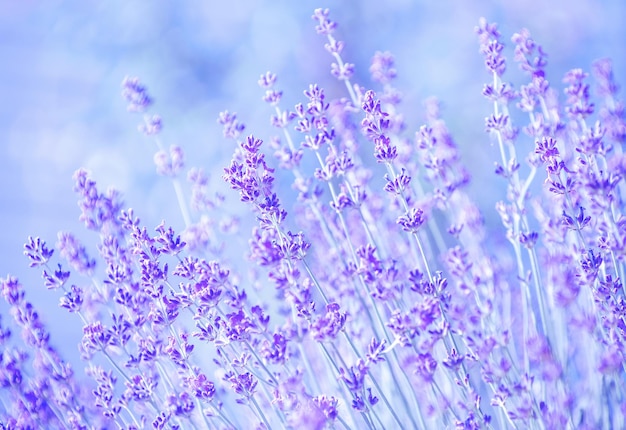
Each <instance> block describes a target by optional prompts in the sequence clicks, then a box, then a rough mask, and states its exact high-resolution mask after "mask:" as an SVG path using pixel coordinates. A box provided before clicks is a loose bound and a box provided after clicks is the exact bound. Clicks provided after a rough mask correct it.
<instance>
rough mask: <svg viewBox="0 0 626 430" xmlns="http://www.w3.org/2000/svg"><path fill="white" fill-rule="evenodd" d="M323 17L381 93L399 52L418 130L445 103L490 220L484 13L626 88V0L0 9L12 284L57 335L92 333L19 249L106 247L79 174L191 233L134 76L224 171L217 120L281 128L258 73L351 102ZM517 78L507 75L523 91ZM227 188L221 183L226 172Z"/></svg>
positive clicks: (200, 158) (5, 235)
mask: <svg viewBox="0 0 626 430" xmlns="http://www.w3.org/2000/svg"><path fill="white" fill-rule="evenodd" d="M599 5H602V6H599ZM320 6H321V7H330V8H331V13H332V15H331V16H332V18H333V19H335V20H336V21H338V22H339V25H340V27H339V30H338V37H339V38H340V39H342V40H345V41H346V45H347V48H346V51H345V57H346V59H347V60H348V61H351V62H354V63H356V67H357V71H358V74H357V76H356V81H357V82H359V83H361V84H363V85H365V86H367V85H369V84H370V82H369V78H368V75H367V69H368V67H369V60H370V58H371V56H372V54H373V53H374V52H375V51H376V50H390V51H391V52H392V53H393V54H394V55H395V56H396V60H397V69H398V72H399V79H398V81H397V84H396V85H397V87H398V88H399V89H400V90H401V91H403V92H404V94H405V106H404V113H405V115H406V118H407V121H408V123H409V126H410V127H411V129H410V133H413V131H414V130H416V129H417V128H418V127H419V125H420V124H421V118H422V110H421V101H422V100H423V99H424V98H426V97H428V96H431V95H437V96H439V97H440V99H441V100H442V102H443V104H444V106H445V111H444V116H445V118H446V120H447V122H448V124H449V126H450V128H451V129H452V131H453V133H454V136H455V138H456V140H457V142H458V144H459V145H460V146H461V149H462V151H463V155H464V157H465V159H466V160H467V164H468V166H469V169H470V171H471V173H472V174H473V176H474V185H473V187H474V188H472V190H473V193H474V195H475V196H477V197H478V198H479V199H480V200H481V203H482V208H483V210H484V211H485V212H486V216H487V219H488V220H495V219H497V218H494V216H493V202H495V201H497V200H498V199H501V198H503V192H502V190H501V187H499V186H497V184H501V182H500V181H499V179H497V178H495V177H494V175H492V173H491V172H492V161H491V160H494V159H495V156H496V153H495V150H494V148H492V147H491V146H490V144H489V141H488V139H487V138H486V136H485V135H484V133H483V124H484V123H483V117H484V115H485V114H486V113H487V112H488V110H489V105H488V103H487V102H486V101H485V100H484V99H483V98H482V96H481V95H480V91H481V89H482V85H483V82H484V81H486V80H487V79H488V76H487V74H486V73H485V72H484V67H483V65H482V59H481V57H480V55H479V54H478V52H477V51H478V46H477V41H476V38H475V35H474V33H473V29H474V26H475V25H476V24H477V22H478V18H479V17H480V16H485V17H487V18H488V19H489V20H490V21H497V22H499V24H500V30H501V32H502V34H503V36H504V38H505V40H506V41H509V40H510V36H511V35H512V34H513V33H514V32H516V31H518V30H519V29H520V28H522V27H527V28H528V29H529V30H530V31H531V33H532V35H533V37H534V38H535V40H537V41H538V42H540V43H541V44H543V46H544V48H545V50H546V51H547V52H548V54H549V68H548V78H549V80H551V81H552V82H553V83H555V84H559V83H560V79H561V76H562V75H563V73H564V72H565V71H566V70H568V69H570V68H574V67H582V68H585V69H587V70H589V65H590V63H591V61H592V60H594V59H596V58H599V57H604V56H611V57H612V58H613V59H614V65H615V72H616V77H617V79H618V80H619V81H620V82H622V83H624V84H626V62H625V61H626V60H625V56H624V53H625V51H624V41H626V29H625V28H626V27H625V26H624V21H625V19H626V2H624V1H623V0H612V1H598V0H579V1H575V0H574V1H573V0H555V1H546V0H526V1H520V0H517V1H501V2H498V1H495V0H493V1H488V0H471V1H469V0H465V1H460V0H459V1H452V0H445V1H441V0H437V1H436V0H431V1H425V0H422V1H409V0H390V1H380V0H367V1H353V2H348V1H342V2H339V1H337V2H330V1H323V2H313V1H309V0H302V1H299V0H292V1H287V0H274V1H270V0H259V1H251V0H231V1H211V0H206V1H197V0H191V1H178V2H175V1H165V0H151V1H137V0H108V1H93V0H83V1H58V0H48V1H43V0H42V1H34V0H30V1H29V0H0V160H2V169H0V187H1V188H0V196H1V197H2V205H1V206H0V225H1V226H2V236H1V238H2V240H1V241H0V257H1V259H0V276H5V275H6V274H7V273H13V274H16V275H19V276H20V278H22V279H23V281H24V283H25V284H26V285H27V289H28V297H29V298H30V299H31V300H33V301H34V302H35V303H36V304H37V305H38V306H42V307H43V310H42V314H43V315H44V318H45V319H46V320H47V321H49V322H50V323H51V325H52V330H53V332H54V333H55V335H54V337H53V339H56V341H57V342H59V339H60V338H65V339H68V340H69V341H70V343H69V344H70V345H73V344H75V343H76V341H77V340H78V338H79V335H80V326H79V325H78V324H66V323H64V322H63V321H73V323H76V322H77V321H78V320H76V319H67V316H66V315H65V313H64V312H63V311H61V310H58V309H57V308H56V303H57V300H58V296H57V295H56V294H55V293H51V292H48V291H45V289H44V288H43V287H42V286H41V283H40V279H39V274H38V273H36V272H35V271H28V270H27V261H26V259H25V258H24V257H23V256H22V245H23V243H24V241H25V239H26V238H27V237H28V235H36V236H41V237H42V238H44V239H46V240H47V241H48V242H49V243H50V244H51V245H52V244H54V242H55V241H56V233H57V231H58V230H61V229H64V230H75V231H78V232H81V237H85V238H86V239H87V240H94V239H95V238H94V235H89V234H86V235H85V234H82V231H83V229H82V227H81V226H80V225H79V223H78V221H77V217H78V214H79V212H78V208H77V206H76V200H75V196H74V194H73V192H72V179H71V177H72V174H73V172H74V171H75V170H76V169H77V168H79V167H81V166H84V167H86V168H88V169H89V170H91V172H92V174H93V177H94V178H95V179H96V180H97V181H98V183H99V185H100V186H101V187H102V188H106V187H108V186H114V187H116V188H118V189H120V190H122V191H123V192H124V194H125V196H126V202H127V204H128V205H129V206H132V207H134V208H135V209H136V211H137V212H138V214H139V215H140V216H141V217H142V218H143V219H144V220H145V221H146V223H147V225H156V224H158V222H160V220H161V219H163V218H165V219H166V220H167V221H168V222H169V223H171V224H173V225H174V226H175V227H177V228H180V227H181V226H182V222H181V219H180V215H179V213H178V211H177V208H176V203H175V199H174V196H173V193H172V190H171V184H170V183H169V182H168V181H167V180H166V179H164V178H160V177H157V176H156V174H155V173H154V167H153V163H152V155H153V152H154V144H153V142H152V141H150V140H149V139H146V138H144V137H143V136H142V135H141V134H140V133H138V132H137V130H136V126H137V124H138V123H139V121H140V116H139V115H136V114H135V115H131V114H129V113H128V112H126V105H125V103H124V102H123V100H122V98H121V97H120V83H121V81H122V79H123V78H124V76H125V75H132V76H139V77H140V79H141V80H142V82H144V83H145V84H146V85H147V86H148V88H149V91H150V93H151V94H152V96H153V98H154V99H155V102H156V104H155V106H154V109H153V112H158V113H160V114H161V116H162V117H163V120H164V132H163V136H162V139H163V142H164V143H165V144H166V145H168V146H169V144H172V143H177V144H180V145H182V146H183V147H184V148H185V150H186V151H187V154H188V158H189V159H190V160H193V161H194V162H193V164H195V165H201V166H204V167H205V169H206V170H214V171H217V172H221V167H222V166H224V165H225V164H226V163H227V162H228V157H229V155H230V153H231V147H229V145H228V144H225V143H224V140H223V138H222V135H221V130H220V128H219V126H218V125H217V124H216V117H217V114H218V112H220V111H221V110H224V109H229V110H231V111H233V110H234V111H237V112H238V113H239V116H240V117H241V118H242V120H244V121H245V122H246V123H247V124H248V129H249V130H251V131H255V132H258V134H259V135H260V136H262V137H266V136H268V135H269V134H270V133H271V130H270V129H269V127H268V126H267V124H268V113H269V110H268V108H267V107H266V106H265V105H264V104H263V103H262V102H261V101H260V96H261V90H260V89H259V88H258V87H257V84H256V81H257V79H258V76H259V75H260V74H261V73H263V72H265V71H266V70H272V71H274V72H276V73H277V74H278V75H279V83H280V86H281V88H282V89H284V90H285V93H286V99H287V101H289V102H291V103H295V102H296V101H298V100H300V96H301V91H302V90H303V89H304V88H306V86H308V84H309V83H312V82H319V83H320V84H321V85H323V86H325V87H327V89H328V92H329V93H330V95H333V94H335V95H337V94H339V95H343V93H342V91H343V89H342V87H341V86H339V85H337V84H336V82H334V81H333V80H332V78H330V77H329V73H328V70H329V64H330V57H329V56H328V55H327V54H326V53H325V52H324V50H323V48H322V46H323V43H324V40H323V38H322V37H320V36H318V35H316V33H315V31H314V29H313V26H314V23H313V22H312V20H311V19H310V16H311V12H312V10H313V9H314V8H315V7H320ZM510 45H511V44H510V43H509V51H508V52H507V54H508V55H509V58H510V57H511V56H512V52H511V47H510ZM515 68H516V66H515V65H511V67H510V69H511V71H512V73H511V74H510V75H509V79H511V80H513V81H514V82H516V83H517V84H519V83H520V82H521V81H520V75H519V73H518V72H517V71H514V70H513V69H515ZM528 144H529V145H530V143H528ZM527 151H528V148H526V151H522V153H524V152H527ZM214 179H215V182H214V183H215V184H216V186H217V185H218V184H219V173H217V174H216V175H214ZM490 193H491V194H490ZM494 222H495V221H494ZM5 310H6V305H5V304H4V302H2V303H1V304H0V311H2V312H3V313H4V311H5ZM71 348H73V346H71Z"/></svg>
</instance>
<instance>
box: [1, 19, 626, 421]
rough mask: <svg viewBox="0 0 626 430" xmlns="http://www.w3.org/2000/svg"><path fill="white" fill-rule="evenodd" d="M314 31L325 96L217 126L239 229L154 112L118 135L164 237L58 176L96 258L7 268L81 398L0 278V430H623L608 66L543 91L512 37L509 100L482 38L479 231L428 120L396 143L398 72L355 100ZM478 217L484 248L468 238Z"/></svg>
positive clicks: (384, 58)
mask: <svg viewBox="0 0 626 430" xmlns="http://www.w3.org/2000/svg"><path fill="white" fill-rule="evenodd" d="M313 19H314V21H315V23H316V25H315V30H316V31H317V33H318V34H319V35H320V36H321V37H323V38H324V39H325V48H326V51H327V52H328V53H329V54H330V56H331V57H332V61H331V65H330V74H331V76H332V77H334V79H336V80H338V81H340V82H342V83H341V85H340V86H339V88H341V90H340V91H339V92H338V94H332V95H330V94H329V91H327V90H326V89H325V88H324V87H323V86H322V85H320V84H318V83H314V84H311V85H310V86H308V88H306V89H305V90H304V91H303V92H302V94H301V97H302V99H301V101H300V102H298V103H297V104H295V105H293V106H286V105H285V103H284V99H283V90H281V89H279V87H278V83H279V81H278V78H277V76H276V75H275V74H273V73H270V72H267V73H265V74H263V75H261V77H260V79H259V81H258V83H259V86H260V87H261V90H260V92H259V99H260V100H263V101H264V102H265V103H266V105H267V106H268V116H269V118H270V124H271V125H272V127H273V129H274V130H275V131H276V135H273V136H270V137H268V138H266V139H261V138H260V137H259V136H260V135H261V133H263V132H264V131H262V130H261V131H259V132H258V133H256V134H245V133H244V131H245V130H246V125H245V124H244V123H243V122H242V121H241V120H240V119H239V118H238V117H237V115H236V114H235V113H232V112H228V111H224V112H222V113H221V114H220V115H219V118H218V122H219V123H220V124H221V125H222V126H223V134H224V138H225V139H226V140H227V142H228V143H229V144H231V145H232V147H233V157H232V161H231V162H230V164H229V165H228V166H226V167H224V168H223V170H222V171H221V175H222V179H223V180H224V181H225V183H226V184H227V185H228V186H229V187H230V188H231V189H232V190H233V191H234V193H233V195H232V197H235V196H237V195H238V199H239V200H240V202H241V203H242V204H243V205H245V207H246V208H247V209H248V210H247V212H246V213H247V214H248V215H247V218H245V219H242V220H236V219H235V218H233V217H232V216H230V215H229V214H228V210H227V208H225V207H224V206H223V205H222V203H223V202H224V201H225V199H227V197H225V196H221V195H219V194H215V195H210V189H211V185H212V184H211V182H210V181H209V178H208V176H207V175H206V174H205V173H204V171H203V170H202V169H201V168H199V167H192V168H189V169H188V168H187V166H186V162H185V157H184V152H183V149H182V147H180V146H178V145H171V146H170V148H169V150H166V149H165V148H164V146H163V145H162V143H161V141H160V137H159V135H160V131H161V129H162V120H161V117H160V116H158V115H154V114H152V115H147V114H146V116H145V117H144V118H143V123H142V124H141V125H140V126H139V130H140V131H141V132H142V133H143V134H144V135H145V136H146V138H148V139H151V140H154V141H155V143H156V146H157V148H156V153H155V155H154V161H155V164H156V170H157V173H158V174H160V175H162V176H164V177H166V178H167V180H168V181H171V182H172V184H173V189H174V193H175V195H176V199H177V202H178V205H179V207H180V210H181V216H182V219H183V221H184V224H185V228H184V230H183V231H179V232H177V231H176V230H175V229H174V228H172V227H170V226H169V225H168V224H166V223H165V221H162V222H160V223H159V224H157V225H156V227H154V228H150V227H149V226H147V225H146V224H145V223H144V222H142V221H141V220H140V219H139V218H138V217H137V216H136V215H135V211H134V210H133V209H130V208H126V207H125V204H124V203H123V202H122V200H121V196H120V194H119V193H117V192H116V191H113V190H109V191H106V192H102V191H100V189H99V188H98V185H97V184H96V183H95V182H94V181H93V180H92V179H91V178H90V176H89V174H88V172H87V171H85V170H82V169H81V170H79V171H77V172H76V174H75V176H74V180H75V191H76V192H77V194H78V196H79V207H80V209H81V214H80V218H79V219H80V221H81V222H83V223H84V224H85V226H86V227H87V228H88V229H89V230H92V231H94V232H96V233H97V235H98V238H99V242H98V245H97V247H96V248H95V249H90V248H89V247H88V246H86V245H85V244H83V243H82V242H81V240H80V237H79V236H77V235H75V234H72V233H70V232H60V233H59V235H58V240H57V242H56V244H55V246H51V245H49V244H48V243H46V241H45V240H43V239H42V238H39V237H35V238H29V239H28V242H27V243H26V244H25V246H24V254H25V256H26V258H27V259H28V262H29V264H30V266H31V268H33V269H34V270H38V271H39V272H40V273H41V276H42V278H43V280H44V281H43V286H45V288H47V289H48V290H54V291H50V292H46V293H47V294H55V293H56V294H58V296H59V298H58V300H59V306H60V307H61V308H63V309H65V310H67V311H68V312H69V313H71V315H69V316H68V318H73V321H75V322H76V323H77V324H80V325H81V326H82V333H83V336H82V339H81V342H80V344H79V345H78V349H79V352H80V358H81V359H82V360H83V362H84V363H85V374H86V376H87V377H86V378H84V377H81V376H79V374H78V372H75V370H74V369H73V367H72V365H70V364H69V361H68V357H67V355H69V354H70V353H69V352H68V351H59V350H57V349H55V347H54V344H55V337H54V333H50V332H48V330H47V328H46V325H45V324H44V320H45V317H44V316H43V315H40V314H39V313H38V312H37V310H36V309H35V307H34V306H33V304H32V303H30V302H29V301H28V298H27V294H26V292H25V289H24V288H23V287H22V285H21V284H20V282H19V280H18V279H17V278H16V277H14V276H11V275H9V276H7V277H6V278H4V279H2V280H0V295H1V296H2V298H3V299H4V300H5V301H6V302H7V304H8V307H9V310H10V311H9V314H10V316H9V315H6V316H4V315H2V317H3V318H2V319H1V320H0V428H2V429H21V428H50V429H56V428H63V429H66V428H73V429H95V428H98V429H99V428H111V429H113V428H116V429H140V428H154V429H165V428H167V429H183V428H185V429H186V428H192V429H200V428H206V429H238V428H257V429H271V428H294V429H295V428H297V429H311V430H313V429H315V430H318V429H326V428H328V429H330V428H345V429H353V428H354V429H357V428H358V429H386V428H416V429H431V428H457V429H482V428H485V429H488V428H499V429H505V428H511V429H521V428H531V429H554V428H572V429H573V428H585V429H596V428H602V429H610V428H623V427H624V426H626V401H625V397H624V396H626V390H625V388H624V387H625V386H626V289H625V288H624V285H623V282H624V281H623V280H624V277H625V275H626V270H625V269H626V264H625V263H624V262H625V260H626V207H625V205H624V201H623V199H624V196H625V195H626V183H625V182H624V175H625V174H626V161H625V159H624V153H623V144H624V141H625V140H626V120H625V114H624V104H623V103H622V102H621V101H620V100H619V99H618V85H617V83H616V82H615V81H614V76H613V70H612V64H611V61H610V60H608V59H602V60H598V61H597V62H595V63H594V64H593V65H592V68H591V75H592V77H593V80H592V79H590V76H589V74H587V73H586V72H584V71H583V70H582V69H573V70H571V71H569V72H568V73H567V74H566V75H565V77H564V78H563V79H562V85H560V84H559V83H556V84H555V83H553V82H551V81H549V79H548V76H549V68H548V61H547V58H548V57H547V54H546V53H545V52H544V50H543V48H542V47H541V45H539V44H538V43H537V42H536V41H535V40H534V39H533V38H532V36H531V34H530V32H529V31H528V30H527V29H522V30H521V31H520V32H519V33H517V34H515V35H513V37H512V38H511V41H512V43H513V61H514V62H515V63H517V65H518V66H519V68H520V69H521V70H522V71H523V73H524V76H525V82H524V83H522V84H521V85H519V86H516V85H514V84H513V83H509V82H507V81H505V79H506V76H507V74H506V73H507V67H508V66H510V64H509V63H507V57H506V52H507V46H506V43H505V41H504V40H503V39H502V36H501V34H500V32H499V31H498V28H497V25H496V24H493V23H489V22H488V21H487V20H485V19H481V20H480V21H479V23H478V26H477V27H476V34H477V36H478V43H479V52H480V54H481V55H482V56H483V57H484V62H485V66H486V71H487V73H488V77H487V78H486V81H487V82H488V83H487V84H485V86H484V89H483V95H484V96H485V98H486V99H487V100H488V103H486V104H485V110H486V111H487V112H488V113H487V115H486V118H485V131H486V134H487V135H486V137H485V141H489V140H491V141H492V142H493V143H494V145H493V148H495V151H494V153H493V158H494V162H495V169H494V174H495V176H496V177H494V180H497V181H502V184H503V186H505V187H506V196H505V197H504V199H503V200H501V201H498V202H494V203H495V204H494V207H493V208H490V207H488V208H481V209H479V208H478V207H477V204H476V203H474V202H473V201H472V200H471V198H470V197H469V195H468V193H467V192H466V186H467V184H468V183H469V182H470V176H469V171H470V170H472V166H464V165H463V164H462V160H461V157H460V155H459V152H458V151H457V146H456V144H455V142H454V139H453V138H452V136H451V134H450V132H449V130H448V128H447V127H446V124H445V121H444V119H443V116H442V113H441V111H440V107H439V103H438V102H437V100H435V99H429V100H427V101H426V102H425V117H424V123H423V124H418V125H417V126H411V125H408V124H406V123H405V120H404V117H403V115H402V114H401V113H400V112H401V109H402V103H401V102H402V94H401V92H400V91H399V90H398V89H396V88H395V87H394V86H393V85H394V79H395V78H396V76H397V74H398V71H397V70H396V68H395V65H394V58H393V55H392V54H391V53H389V52H377V53H376V54H375V55H374V57H373V60H372V64H371V66H370V67H369V71H370V73H371V78H372V82H373V86H372V87H371V88H366V87H364V86H362V85H360V84H357V83H355V82H353V79H354V78H355V76H357V75H356V74H355V70H356V67H357V66H356V65H354V64H352V63H349V62H347V61H345V59H344V57H342V55H343V54H344V45H345V43H344V42H343V41H341V40H338V39H337V32H338V25H337V23H336V22H334V21H332V20H331V18H330V13H329V11H328V10H326V9H317V10H315V11H314V14H313ZM344 86H345V88H343V87H344ZM559 86H560V88H559ZM594 88H596V90H594ZM122 89H123V91H122V95H123V97H124V98H125V99H126V101H127V102H128V103H129V105H128V110H129V111H130V112H134V113H137V112H140V113H145V112H146V111H148V110H149V109H150V108H151V107H152V106H153V104H154V101H153V99H152V97H151V96H150V95H149V94H148V90H147V88H146V86H144V85H143V84H142V83H141V82H140V81H139V80H138V79H137V78H126V79H124V81H123V84H122ZM335 91H337V90H336V89H335ZM594 91H595V93H596V94H597V95H598V96H599V97H598V98H594V97H593V94H594ZM485 148H486V149H485V151H487V150H488V149H487V148H488V145H487V144H485ZM520 152H522V154H519V153H520ZM186 170H188V173H187V180H188V188H185V187H184V184H185V183H184V181H181V177H182V176H183V173H184V172H185V171H186ZM182 179H184V178H182ZM288 183H291V184H292V191H291V192H290V191H289V190H285V187H283V186H282V185H283V184H288ZM278 185H281V186H278ZM186 195H190V196H191V198H189V199H188V198H187V197H186ZM494 209H495V212H496V213H497V214H499V216H500V219H501V221H502V226H487V225H485V223H484V218H483V216H482V213H484V212H485V211H493V210H494ZM481 210H482V213H481ZM244 217H245V216H244ZM240 223H241V225H245V226H250V228H249V230H245V229H244V228H239V224H240ZM487 231H489V232H490V234H491V235H498V236H499V237H501V238H503V239H504V240H503V241H501V242H504V243H506V246H507V247H506V248H502V247H501V248H497V249H494V248H493V247H492V246H490V244H492V243H494V242H495V241H489V240H488V239H489V238H488V237H487V234H486V232H487ZM241 239H243V240H241ZM245 242H247V244H248V246H247V247H246V246H244V245H242V244H244V243H245ZM507 242H508V243H507ZM242 248H244V249H242ZM11 319H12V321H13V323H11ZM19 337H21V343H20V339H18V338H19Z"/></svg>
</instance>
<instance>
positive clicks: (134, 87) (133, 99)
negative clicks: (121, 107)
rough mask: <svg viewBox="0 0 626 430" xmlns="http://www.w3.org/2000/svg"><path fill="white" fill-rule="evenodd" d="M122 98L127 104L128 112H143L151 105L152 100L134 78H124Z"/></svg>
mask: <svg viewBox="0 0 626 430" xmlns="http://www.w3.org/2000/svg"><path fill="white" fill-rule="evenodd" d="M122 96H123V97H124V98H125V99H126V101H127V102H128V111H129V112H143V111H145V110H146V109H147V108H148V107H149V106H150V105H151V104H152V99H151V98H150V96H149V95H148V91H147V89H146V87H145V86H143V85H142V84H141V83H140V82H139V79H138V78H136V77H128V76H127V77H125V78H124V81H123V82H122Z"/></svg>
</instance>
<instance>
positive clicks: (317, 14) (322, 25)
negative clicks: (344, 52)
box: [312, 9, 337, 35]
mask: <svg viewBox="0 0 626 430" xmlns="http://www.w3.org/2000/svg"><path fill="white" fill-rule="evenodd" d="M329 14H330V11H329V10H328V9H315V10H314V11H313V16H312V18H313V19H314V20H316V21H317V25H316V26H315V31H317V33H318V34H324V35H330V34H332V33H333V32H334V31H335V28H337V23H336V22H334V21H331V20H330V19H328V15H329Z"/></svg>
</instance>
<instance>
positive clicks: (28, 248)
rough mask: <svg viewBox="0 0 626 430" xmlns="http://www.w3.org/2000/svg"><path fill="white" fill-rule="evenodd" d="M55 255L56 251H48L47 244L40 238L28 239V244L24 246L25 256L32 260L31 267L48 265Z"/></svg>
mask: <svg viewBox="0 0 626 430" xmlns="http://www.w3.org/2000/svg"><path fill="white" fill-rule="evenodd" d="M52 254H54V250H52V249H48V247H47V246H46V242H44V241H42V240H41V239H39V238H38V237H36V238H34V239H33V238H32V237H31V236H29V237H28V243H26V244H25V245H24V255H26V256H27V257H28V259H29V260H30V264H29V266H30V267H35V266H41V265H43V264H46V263H48V260H50V257H52Z"/></svg>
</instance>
